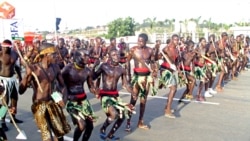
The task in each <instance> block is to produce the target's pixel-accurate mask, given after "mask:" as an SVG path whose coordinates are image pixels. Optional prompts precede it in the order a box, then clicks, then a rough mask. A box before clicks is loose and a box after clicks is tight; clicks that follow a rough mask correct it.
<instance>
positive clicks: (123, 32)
mask: <svg viewBox="0 0 250 141" xmlns="http://www.w3.org/2000/svg"><path fill="white" fill-rule="evenodd" d="M135 29H136V24H135V21H134V19H133V18H131V17H126V18H125V19H122V18H118V19H116V20H114V21H112V22H110V23H109V24H108V34H107V35H106V38H111V37H121V36H133V35H135Z"/></svg>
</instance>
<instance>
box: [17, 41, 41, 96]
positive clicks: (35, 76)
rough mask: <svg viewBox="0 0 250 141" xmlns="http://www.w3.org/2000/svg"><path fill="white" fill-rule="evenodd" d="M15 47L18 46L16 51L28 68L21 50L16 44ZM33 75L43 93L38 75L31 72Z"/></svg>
mask: <svg viewBox="0 0 250 141" xmlns="http://www.w3.org/2000/svg"><path fill="white" fill-rule="evenodd" d="M15 45H16V50H17V53H18V55H19V57H20V58H21V60H22V61H23V62H24V65H25V66H28V64H27V63H26V61H25V60H24V59H23V56H22V54H21V52H20V50H19V48H18V46H17V44H15ZM31 75H32V76H33V77H34V78H35V81H36V83H37V85H38V88H39V90H40V91H41V92H43V89H42V87H41V85H40V82H39V79H38V77H37V75H36V74H35V73H34V72H33V71H32V72H31Z"/></svg>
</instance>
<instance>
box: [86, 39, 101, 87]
mask: <svg viewBox="0 0 250 141" xmlns="http://www.w3.org/2000/svg"><path fill="white" fill-rule="evenodd" d="M95 41H96V44H95V46H94V47H92V48H90V50H89V53H90V56H89V57H90V64H89V67H90V68H91V69H92V68H93V66H94V63H95V62H96V61H97V62H99V61H98V60H100V59H101V55H102V48H101V44H102V38H101V37H96V38H95ZM100 82H101V78H98V79H97V80H96V81H95V83H94V84H95V86H96V87H99V86H100Z"/></svg>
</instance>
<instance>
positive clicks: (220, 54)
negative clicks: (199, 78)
mask: <svg viewBox="0 0 250 141" xmlns="http://www.w3.org/2000/svg"><path fill="white" fill-rule="evenodd" d="M221 38H222V39H221V40H219V41H218V42H217V43H216V45H217V46H218V48H217V51H218V59H219V60H218V67H219V68H220V75H219V80H218V82H217V84H216V90H217V91H218V92H221V91H222V81H223V78H224V75H225V73H227V72H228V70H227V67H226V65H225V60H224V59H225V56H226V54H225V52H226V50H225V48H226V46H227V42H226V41H227V39H228V36H227V33H226V32H223V33H222V34H221Z"/></svg>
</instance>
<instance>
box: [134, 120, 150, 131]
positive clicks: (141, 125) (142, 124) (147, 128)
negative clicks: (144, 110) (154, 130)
mask: <svg viewBox="0 0 250 141" xmlns="http://www.w3.org/2000/svg"><path fill="white" fill-rule="evenodd" d="M137 127H138V128H140V129H144V130H149V127H148V126H147V125H145V124H144V123H143V121H139V122H138V125H137Z"/></svg>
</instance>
